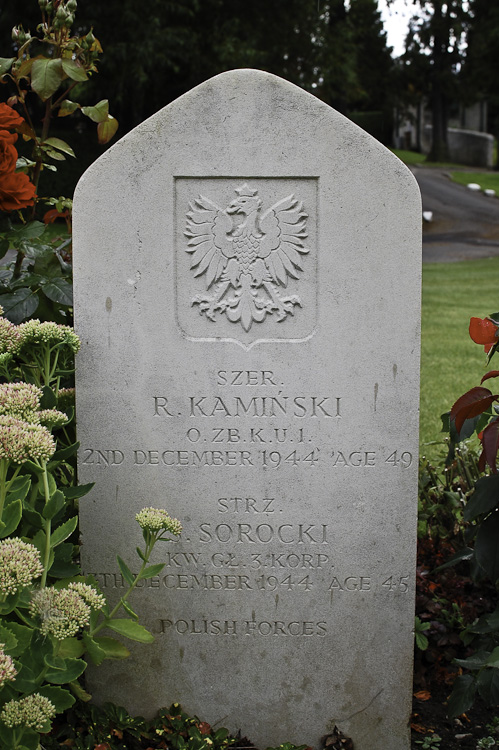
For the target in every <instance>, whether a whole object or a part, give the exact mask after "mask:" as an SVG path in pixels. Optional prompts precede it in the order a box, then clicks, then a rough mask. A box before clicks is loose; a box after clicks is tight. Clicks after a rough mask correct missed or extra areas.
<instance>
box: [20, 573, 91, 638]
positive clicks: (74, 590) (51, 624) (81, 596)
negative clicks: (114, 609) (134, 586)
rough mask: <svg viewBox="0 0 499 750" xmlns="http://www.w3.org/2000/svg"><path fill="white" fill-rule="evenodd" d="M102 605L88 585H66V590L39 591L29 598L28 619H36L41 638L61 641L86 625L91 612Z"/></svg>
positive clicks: (49, 588)
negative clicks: (29, 617) (51, 636)
mask: <svg viewBox="0 0 499 750" xmlns="http://www.w3.org/2000/svg"><path fill="white" fill-rule="evenodd" d="M104 604H105V599H104V597H102V596H101V595H100V594H99V593H98V592H97V591H96V590H95V589H94V588H92V586H88V585H87V584H70V585H69V586H68V588H67V589H55V588H53V587H48V588H44V589H40V591H37V592H36V593H35V594H34V595H33V596H32V598H31V602H30V605H29V609H30V614H31V616H32V617H37V618H39V619H40V623H41V624H40V632H41V633H42V634H43V635H49V634H50V635H53V636H54V638H56V639H57V640H59V641H62V640H64V638H70V637H71V636H73V635H76V633H78V631H79V630H80V629H81V628H84V627H85V626H86V625H88V624H89V622H90V612H91V610H92V609H100V607H102V606H104Z"/></svg>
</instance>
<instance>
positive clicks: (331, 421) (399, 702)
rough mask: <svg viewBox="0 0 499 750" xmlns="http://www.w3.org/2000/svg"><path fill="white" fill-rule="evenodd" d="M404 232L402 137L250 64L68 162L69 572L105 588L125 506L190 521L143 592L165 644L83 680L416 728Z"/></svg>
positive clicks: (123, 548) (248, 727)
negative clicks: (92, 158)
mask: <svg viewBox="0 0 499 750" xmlns="http://www.w3.org/2000/svg"><path fill="white" fill-rule="evenodd" d="M420 233H421V205H420V200H419V192H418V189H417V186H416V182H415V180H414V179H413V176H412V174H411V173H410V172H409V171H408V170H407V169H406V168H405V167H404V165H403V164H402V163H401V162H400V161H399V160H398V159H397V158H396V157H395V156H394V155H393V154H391V153H390V152H389V151H388V150H386V149H385V148H384V147H383V146H381V145H380V144H379V143H378V142H377V141H375V140H374V139H373V138H371V137H370V136H369V135H367V134H366V133H365V132H363V131H362V130H360V129H359V128H358V127H357V126H356V125H354V124H353V123H352V122H350V121H349V120H347V119H346V118H345V117H343V116H342V115H340V114H338V113H337V112H335V111H334V110H332V109H331V108H330V107H328V106H327V105H325V104H324V103H323V102H321V101H319V100H318V99H316V98H315V97H314V96H312V95H310V94H308V93H305V92H304V91H302V90H301V89H299V88H297V87H295V86H294V85H292V84H290V83H288V82H286V81H284V80H281V79H279V78H276V77H275V76H272V75H270V74H267V73H263V72H260V71H255V70H236V71H232V72H229V73H224V74H222V75H220V76H217V77H216V78H213V79H211V80H209V81H207V82H206V83H204V84H202V85H201V86H198V87H197V88H195V89H194V90H192V91H190V92H189V93H187V94H186V95H185V96H182V97H181V98H180V99H178V100H177V101H175V102H173V103H172V104H171V105H169V106H168V107H166V108H165V109H163V110H162V111H160V112H158V113H157V114H156V115H154V116H153V117H151V118H150V119H149V120H147V121H146V122H144V123H142V124H141V125H139V127H137V128H136V129H135V130H134V131H132V132H131V133H129V134H128V135H126V136H125V137H124V138H123V139H122V140H121V141H119V142H118V143H117V144H116V145H115V146H113V147H112V148H111V149H110V150H109V151H108V152H107V153H105V154H104V155H103V156H102V157H101V158H100V159H99V160H98V161H97V162H96V163H95V164H93V165H92V166H91V167H90V169H89V170H88V172H87V173H86V174H85V175H84V177H83V178H82V180H81V182H80V184H79V187H78V188H77V194H76V197H75V207H74V244H75V247H74V266H75V267H74V275H75V319H76V327H77V331H78V333H79V335H80V336H81V339H82V349H81V353H80V354H79V355H78V373H77V401H78V412H77V418H78V437H79V440H80V442H81V450H80V454H79V478H80V481H81V482H84V483H86V482H90V481H95V483H96V484H95V488H94V489H93V490H92V493H91V494H90V495H89V496H88V497H87V498H85V499H84V500H82V502H81V529H82V540H83V546H82V559H83V565H84V569H85V571H86V572H92V573H94V574H96V575H97V578H98V580H99V582H100V583H101V585H102V588H103V590H104V592H105V593H106V594H107V595H108V596H109V597H110V598H111V599H113V601H114V600H115V599H116V598H117V596H118V595H119V594H120V593H122V592H123V591H124V589H123V582H122V579H121V576H120V574H119V569H118V567H117V565H116V560H115V555H116V553H119V554H120V555H121V556H122V557H125V558H126V559H127V560H128V561H129V564H131V561H132V560H133V559H134V557H133V556H134V554H135V553H134V550H135V547H136V546H137V545H138V544H139V543H140V541H141V532H140V529H139V527H138V525H137V524H136V522H135V520H134V516H135V514H136V513H137V512H138V511H139V510H140V509H141V508H142V507H145V506H153V507H162V508H166V509H167V510H168V511H169V512H170V514H171V515H172V516H174V517H176V518H178V519H180V521H181V522H182V524H183V527H184V531H183V534H182V537H181V540H180V541H179V542H178V543H175V544H171V545H170V546H166V545H162V548H161V549H160V550H158V551H157V555H156V557H155V559H154V562H160V561H161V560H165V559H166V563H167V564H166V567H165V568H164V570H163V572H162V573H161V574H160V575H158V576H156V577H154V578H152V579H151V580H149V581H148V582H147V585H146V586H143V587H142V588H140V589H138V590H137V591H136V592H135V599H134V604H135V606H136V608H137V609H138V611H139V612H140V617H141V622H142V623H143V624H144V625H145V626H146V627H148V628H149V629H150V630H151V631H152V632H153V633H154V634H155V636H156V639H155V643H154V644H153V645H138V646H137V647H134V648H133V649H132V655H131V657H130V659H128V660H127V661H122V662H115V663H111V664H110V663H106V664H104V665H102V666H101V667H99V668H98V669H97V670H96V671H95V672H94V673H93V675H92V676H91V679H90V689H91V691H92V693H93V695H94V699H95V700H96V701H99V702H102V701H105V700H112V701H114V702H115V703H118V704H121V705H125V706H126V707H127V708H128V709H129V710H130V711H132V712H134V713H138V714H142V715H146V716H151V715H152V714H154V712H155V710H156V709H158V708H159V707H161V706H168V705H169V704H170V703H171V702H173V701H178V702H180V703H181V704H182V706H183V708H184V709H185V710H186V711H188V712H191V713H194V714H196V715H198V716H199V717H200V718H202V719H203V720H204V721H207V722H209V723H211V724H212V725H216V726H226V727H228V728H229V729H230V730H231V731H234V732H236V731H237V730H240V731H241V733H242V734H243V736H247V737H249V738H250V739H251V740H252V741H253V742H254V743H255V744H256V745H257V746H258V747H261V748H265V747H267V746H268V745H277V744H279V743H281V742H286V741H289V742H293V743H304V744H309V745H313V746H319V743H320V738H321V737H323V736H324V735H327V734H328V733H332V732H333V731H336V732H342V733H343V734H344V735H345V736H347V737H350V738H351V739H352V741H353V743H354V747H355V750H407V748H409V737H408V719H409V715H410V698H411V679H412V652H413V636H412V628H413V623H414V609H413V604H414V572H415V542H416V506H417V501H416V500H417V498H416V496H417V481H416V480H417V463H418V461H417V445H418V395H419V392H418V373H419V339H418V336H419V333H418V331H419V293H420ZM335 727H336V730H334V728H335Z"/></svg>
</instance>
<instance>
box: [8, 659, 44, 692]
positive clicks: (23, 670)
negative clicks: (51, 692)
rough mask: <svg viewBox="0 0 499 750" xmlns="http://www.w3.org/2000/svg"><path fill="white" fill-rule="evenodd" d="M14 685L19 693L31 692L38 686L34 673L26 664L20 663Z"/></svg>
mask: <svg viewBox="0 0 499 750" xmlns="http://www.w3.org/2000/svg"><path fill="white" fill-rule="evenodd" d="M14 687H15V689H16V690H19V692H20V693H33V692H34V691H35V690H36V688H37V687H38V683H37V679H36V675H35V673H34V672H33V670H32V669H30V668H29V667H28V665H27V664H21V665H20V667H19V669H18V672H17V675H16V679H15V680H14Z"/></svg>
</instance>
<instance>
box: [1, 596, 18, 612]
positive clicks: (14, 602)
mask: <svg viewBox="0 0 499 750" xmlns="http://www.w3.org/2000/svg"><path fill="white" fill-rule="evenodd" d="M20 599H21V592H20V591H17V592H16V593H15V594H8V595H7V596H6V597H5V601H3V602H1V601H0V615H9V614H10V613H11V612H12V610H14V609H15V608H16V607H17V606H18V604H19V601H20Z"/></svg>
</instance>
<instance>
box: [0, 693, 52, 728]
mask: <svg viewBox="0 0 499 750" xmlns="http://www.w3.org/2000/svg"><path fill="white" fill-rule="evenodd" d="M55 715H56V709H55V706H54V704H53V703H52V701H50V700H49V699H48V698H46V697H45V696H44V695H40V693H32V694H31V695H27V696H26V697H25V698H21V699H19V700H15V699H14V700H11V701H9V702H8V703H6V704H5V706H4V707H3V709H2V712H1V713H0V720H1V721H3V723H4V724H5V725H6V726H8V727H9V728H10V729H12V728H13V727H18V726H25V727H30V728H31V729H36V730H37V731H39V732H40V731H42V730H43V729H45V726H46V723H47V721H49V720H50V719H52V718H53V717H54V716H55Z"/></svg>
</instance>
